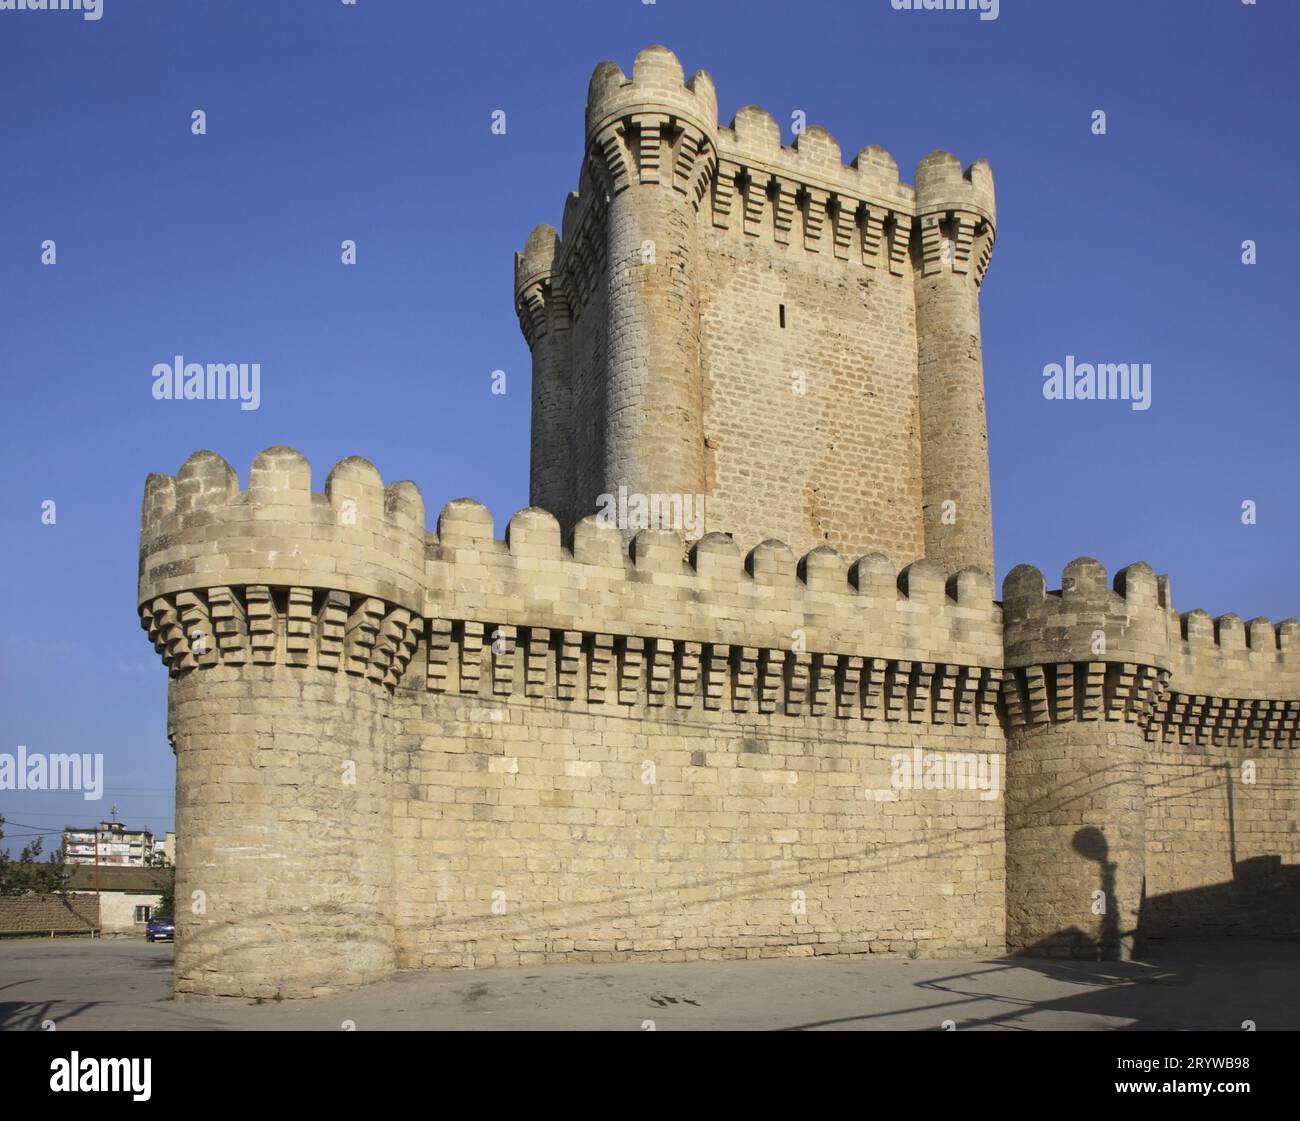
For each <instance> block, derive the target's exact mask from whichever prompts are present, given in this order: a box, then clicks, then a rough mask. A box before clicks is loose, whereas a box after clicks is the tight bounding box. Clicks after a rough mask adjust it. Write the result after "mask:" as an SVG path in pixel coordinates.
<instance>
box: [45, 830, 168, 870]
mask: <svg viewBox="0 0 1300 1121" xmlns="http://www.w3.org/2000/svg"><path fill="white" fill-rule="evenodd" d="M63 853H64V858H65V860H66V861H67V863H69V864H96V863H98V864H101V865H105V864H109V865H125V866H127V867H135V868H144V867H147V866H148V865H150V864H152V863H153V855H154V843H153V833H152V832H150V831H149V830H148V829H128V828H127V827H126V826H125V825H123V824H122V822H120V821H101V822H100V823H99V824H98V825H92V826H87V827H85V828H75V827H73V826H71V825H69V826H65V827H64V830H63Z"/></svg>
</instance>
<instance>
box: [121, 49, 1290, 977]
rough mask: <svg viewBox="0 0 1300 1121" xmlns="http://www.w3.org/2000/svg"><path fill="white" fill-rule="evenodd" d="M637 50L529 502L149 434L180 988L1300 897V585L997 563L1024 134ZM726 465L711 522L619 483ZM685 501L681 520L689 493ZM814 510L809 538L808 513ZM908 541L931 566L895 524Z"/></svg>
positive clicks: (560, 247)
mask: <svg viewBox="0 0 1300 1121" xmlns="http://www.w3.org/2000/svg"><path fill="white" fill-rule="evenodd" d="M915 180H916V182H915V186H914V187H913V186H909V185H907V184H905V183H902V182H901V181H900V179H899V176H898V171H897V168H896V166H895V164H894V162H893V160H892V159H891V158H890V156H889V155H888V154H887V153H885V152H884V151H882V150H880V149H878V148H867V149H864V150H863V151H862V152H860V153H859V154H858V155H857V157H856V158H855V159H854V160H853V162H852V164H850V165H848V166H845V165H844V164H843V162H842V160H841V152H840V149H839V147H838V145H837V144H836V142H835V140H834V139H833V138H832V137H831V136H829V135H828V134H827V133H826V132H825V131H823V130H821V129H819V128H816V127H810V128H807V129H806V130H805V131H803V132H802V133H801V134H800V135H799V137H798V140H797V143H796V144H795V145H794V146H793V147H784V146H782V144H781V141H780V133H779V129H778V126H777V124H776V122H775V121H774V120H773V119H772V118H771V117H770V116H768V115H767V114H766V113H764V112H763V111H762V110H759V109H754V108H747V109H743V110H741V111H740V112H739V113H738V114H736V116H735V118H734V119H733V121H732V123H731V125H730V127H720V126H719V124H718V123H717V108H716V97H715V94H714V89H713V85H712V82H711V80H710V79H709V77H708V75H707V74H704V73H702V72H701V73H697V74H695V75H694V76H693V77H692V78H691V79H690V80H689V81H685V80H684V76H683V73H682V69H681V67H680V64H679V63H678V61H677V59H676V58H675V57H674V56H673V55H672V53H671V52H669V51H667V50H665V49H663V48H659V47H655V48H650V49H648V50H646V51H643V52H642V53H641V54H640V55H639V56H638V57H637V59H636V63H635V66H634V68H633V70H632V74H631V77H630V78H629V77H628V76H626V75H625V74H624V73H623V72H622V71H621V70H620V69H619V68H618V67H617V66H615V65H614V64H612V63H603V64H601V65H600V66H599V67H598V68H597V69H596V72H595V74H594V76H593V78H592V81H591V86H590V91H589V94H588V99H587V127H586V149H585V152H584V158H583V161H582V170H581V173H580V175H579V181H578V190H577V192H576V193H575V194H573V195H571V196H570V197H569V200H568V203H567V204H566V206H565V209H564V219H563V224H562V229H561V232H560V233H559V234H557V233H556V231H555V230H554V229H553V228H551V227H549V226H541V227H539V228H538V229H537V230H535V231H534V232H533V234H532V235H531V236H530V237H529V238H528V241H527V245H526V247H525V249H524V251H523V253H522V254H520V255H518V258H517V261H516V306H517V309H518V312H519V317H520V323H521V325H522V328H523V331H524V334H525V336H526V337H527V339H528V342H529V345H530V347H531V350H532V355H533V432H532V467H531V474H532V479H531V501H532V503H533V505H532V507H530V508H529V509H527V510H523V511H521V512H519V513H517V514H515V515H514V516H513V517H512V518H511V519H510V520H509V523H508V524H507V525H506V527H505V535H504V539H503V540H499V539H497V538H496V537H495V535H494V525H493V519H492V516H491V515H490V514H489V513H488V511H487V510H486V509H484V508H483V507H482V506H480V505H479V504H477V503H475V502H472V501H470V500H468V499H459V500H456V501H453V502H450V503H448V504H447V505H446V506H445V507H444V508H443V510H442V512H441V514H440V515H439V517H438V522H437V531H436V532H434V533H430V532H428V531H427V529H426V522H425V509H424V504H423V500H422V498H421V495H420V492H419V490H417V489H416V487H415V486H414V485H413V484H412V483H409V482H399V483H392V484H388V485H385V483H384V481H383V479H382V478H381V477H380V474H379V472H378V471H377V470H376V469H375V468H374V467H373V466H371V465H370V463H368V462H367V461H365V460H363V459H356V458H350V459H344V460H342V461H341V462H339V463H338V464H336V465H335V466H334V468H333V469H332V470H331V471H330V472H329V475H328V477H327V478H326V479H325V482H324V492H323V493H314V492H313V490H312V478H311V469H310V467H309V465H308V464H307V462H306V461H305V460H304V459H303V457H302V456H300V455H299V454H297V453H296V452H294V451H292V450H290V449H288V448H283V447H278V448H272V449H270V450H268V451H265V452H262V453H261V454H260V455H259V456H257V458H256V459H255V460H254V461H253V464H252V467H251V471H250V473H249V476H248V480H247V484H248V485H247V489H242V490H241V488H240V482H239V479H238V478H237V476H236V473H235V472H234V471H233V470H232V469H231V467H230V466H229V465H228V464H227V463H226V462H225V461H224V460H223V459H221V458H220V457H219V456H217V455H214V454H212V453H211V452H198V453H196V454H195V455H193V456H191V457H190V458H189V459H188V460H187V461H186V462H185V463H184V464H183V465H182V466H181V468H180V470H179V472H178V473H177V475H176V476H175V477H172V476H168V475H151V476H150V477H149V480H148V482H147V484H146V489H145V498H144V506H143V515H142V529H141V561H140V584H139V605H140V614H141V619H142V623H143V625H144V627H145V629H146V630H147V631H148V634H149V637H150V639H151V640H152V641H153V643H154V644H155V647H156V648H157V650H158V651H159V653H160V654H161V655H162V658H163V661H164V662H165V664H166V666H167V668H168V671H169V675H170V685H169V709H168V711H169V717H168V731H169V738H170V740H171V742H172V744H173V746H174V750H175V753H176V769H177V786H176V800H177V810H176V830H177V842H178V853H177V899H178V909H179V911H180V914H179V915H178V916H177V917H178V924H177V925H178V938H177V947H176V974H175V976H176V991H177V993H178V994H179V995H188V994H206V995H235V996H248V997H256V996H263V997H267V996H276V995H281V996H286V997H291V996H309V995H314V994H318V993H323V992H327V991H331V990H334V989H338V988H341V987H346V986H350V985H357V984H362V983H365V982H370V981H375V980H379V979H382V978H384V977H387V976H389V975H390V974H392V973H393V971H394V970H395V969H400V968H421V967H456V966H469V967H472V966H487V965H515V964H533V963H545V962H591V961H602V962H603V961H612V960H618V959H629V958H639V959H655V960H664V961H684V960H693V959H723V958H757V957H783V956H791V955H793V956H814V955H822V954H857V955H866V954H874V953H908V954H922V955H948V956H957V955H990V954H998V953H1001V952H1003V951H1005V950H1008V949H1009V950H1011V951H1032V952H1044V953H1052V954H1083V955H1088V956H1100V957H1117V956H1126V955H1129V954H1131V953H1133V952H1134V951H1135V947H1138V946H1140V944H1141V942H1142V940H1144V939H1146V938H1149V937H1170V936H1173V935H1177V934H1189V933H1196V934H1200V933H1214V932H1219V933H1233V932H1236V931H1249V932H1250V933H1252V934H1254V935H1261V934H1267V933H1285V932H1287V931H1294V930H1295V929H1297V925H1296V923H1297V916H1296V914H1295V902H1294V901H1295V899H1296V898H1297V896H1298V895H1300V893H1297V892H1296V884H1295V879H1294V877H1293V876H1292V875H1291V873H1292V872H1293V871H1294V866H1295V864H1296V862H1297V860H1298V859H1300V832H1298V831H1297V820H1298V818H1297V809H1298V808H1300V787H1298V786H1297V781H1296V780H1297V763H1296V759H1297V755H1296V753H1295V748H1296V747H1297V744H1298V743H1300V727H1298V725H1300V623H1297V622H1296V621H1295V620H1287V621H1285V622H1283V623H1280V624H1273V623H1270V622H1269V621H1268V620H1266V619H1255V620H1252V621H1250V622H1248V623H1243V622H1242V621H1241V620H1240V619H1238V618H1237V617H1236V616H1233V615H1227V616H1224V617H1222V618H1219V619H1215V620H1212V619H1211V618H1210V617H1209V616H1207V615H1206V614H1205V613H1204V612H1198V611H1193V612H1190V613H1188V614H1184V615H1181V616H1180V615H1178V614H1176V613H1175V611H1174V608H1173V603H1172V599H1171V593H1170V586H1169V582H1168V579H1167V578H1166V577H1164V576H1157V575H1156V574H1155V573H1154V572H1153V571H1152V570H1151V568H1150V567H1149V566H1147V565H1145V564H1140V563H1139V564H1134V565H1130V566H1129V567H1128V568H1125V569H1123V570H1122V571H1120V572H1119V573H1118V574H1117V575H1116V576H1115V578H1114V580H1113V582H1112V581H1109V580H1108V578H1107V574H1106V572H1105V571H1104V569H1103V568H1102V567H1101V565H1099V564H1098V563H1097V562H1095V561H1093V560H1089V559H1086V558H1085V559H1080V560H1077V561H1075V562H1073V563H1072V564H1070V565H1069V566H1067V568H1066V569H1065V572H1064V574H1063V576H1062V579H1061V587H1060V589H1059V590H1053V591H1049V590H1048V589H1047V585H1046V583H1045V581H1044V578H1043V576H1042V575H1041V574H1040V573H1039V572H1038V571H1036V570H1035V569H1033V568H1029V567H1025V566H1022V567H1019V568H1016V569H1014V570H1013V571H1012V572H1011V573H1010V574H1009V576H1008V577H1007V578H1006V581H1005V582H1004V584H1003V587H1002V598H1001V601H1000V602H999V601H998V600H996V599H995V598H994V591H993V587H992V581H991V578H990V575H989V574H990V573H991V571H992V551H993V545H992V528H991V517H990V497H989V471H988V455H987V439H986V425H985V407H984V390H983V370H982V362H981V343H980V326H979V290H980V285H981V283H982V281H983V279H984V276H985V271H986V269H987V266H988V263H989V258H990V253H991V250H992V245H993V240H994V232H995V226H996V214H995V208H994V195H993V182H992V176H991V174H990V171H989V169H988V167H987V165H986V164H984V163H983V162H977V163H975V164H973V165H972V166H971V167H970V168H968V169H967V170H966V171H965V172H963V171H962V168H961V165H960V164H959V163H958V162H957V160H955V159H954V158H953V157H952V156H950V155H948V154H946V153H936V154H935V155H931V156H929V157H927V158H926V159H925V160H923V161H922V162H921V165H920V166H919V167H918V169H917V171H916V175H915ZM620 491H626V492H627V493H629V494H631V495H643V496H660V497H661V498H662V497H664V496H670V497H675V498H677V499H679V500H685V499H694V498H695V497H696V496H703V505H702V508H701V511H700V517H699V519H697V522H696V524H694V525H693V526H691V527H687V528H689V530H690V532H687V533H686V534H685V535H683V533H681V532H675V531H673V530H671V529H663V528H651V529H639V530H638V529H637V527H636V526H635V525H629V524H627V523H626V522H624V523H622V524H619V523H618V522H617V521H615V522H614V523H613V524H610V519H608V518H603V517H601V516H600V507H601V503H602V501H603V499H604V498H607V497H608V496H609V495H611V494H615V493H620ZM684 538H685V539H684ZM778 538H779V539H778ZM900 569H901V571H900Z"/></svg>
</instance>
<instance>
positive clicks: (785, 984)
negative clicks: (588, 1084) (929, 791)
mask: <svg viewBox="0 0 1300 1121" xmlns="http://www.w3.org/2000/svg"><path fill="white" fill-rule="evenodd" d="M172 950H173V948H172V946H170V945H168V944H155V945H150V944H149V943H147V942H145V941H144V939H143V938H138V939H129V940H128V939H104V940H97V941H88V940H81V939H78V940H75V941H74V940H70V939H69V940H55V941H50V940H43V939H31V940H18V941H0V1027H3V1028H5V1029H7V1030H11V1031H12V1030H19V1031H22V1030H40V1028H41V1026H42V1024H44V1023H47V1022H52V1023H53V1024H54V1026H55V1027H56V1028H57V1029H59V1030H78V1029H81V1030H99V1031H131V1030H141V1029H147V1030H214V1029H215V1030H225V1031H237V1030H249V1029H251V1030H272V1031H274V1030H323V1031H338V1030H340V1029H346V1028H347V1027H348V1025H349V1024H350V1025H353V1026H355V1029H356V1030H358V1031H376V1030H379V1031H382V1030H393V1029H440V1030H461V1031H464V1030H470V1031H477V1030H494V1029H495V1030H501V1029H505V1030H512V1029H514V1030H538V1029H540V1030H575V1029H576V1030H583V1029H586V1030H608V1031H642V1030H650V1029H651V1028H652V1027H653V1029H655V1030H660V1031H682V1030H708V1029H723V1030H756V1031H773V1030H783V1029H785V1030H789V1029H795V1030H855V1031H861V1030H868V1031H871V1030H875V1031H879V1030H886V1031H888V1030H897V1031H936V1030H941V1029H942V1028H943V1026H944V1022H945V1021H952V1022H953V1023H954V1024H955V1026H956V1028H957V1030H971V1029H984V1030H1020V1031H1025V1030H1030V1031H1059V1030H1106V1029H1121V1030H1189V1031H1204V1030H1220V1031H1222V1030H1228V1031H1240V1030H1241V1028H1242V1023H1243V1021H1246V1020H1251V1021H1254V1022H1255V1024H1256V1026H1257V1028H1258V1030H1260V1031H1267V1030H1277V1029H1288V1030H1293V1031H1294V1030H1297V1029H1300V1003H1298V1002H1297V1001H1296V1000H1295V996H1296V994H1297V992H1300V942H1296V941H1247V940H1244V939H1225V940H1220V941H1206V942H1183V943H1179V944H1176V945H1165V946H1159V947H1156V948H1154V949H1152V950H1151V951H1150V955H1149V957H1148V960H1146V961H1144V962H1141V963H1138V962H1103V963H1090V962H1063V961H1032V960H1027V959H994V960H988V961H929V960H918V961H909V960H907V959H906V958H882V959H880V960H872V959H868V960H862V961H835V960H833V959H830V958H822V959H815V960H791V961H779V960H771V961H743V962H699V963H691V964H685V965H664V964H646V965H638V964H626V963H619V964H612V965H597V966H593V965H581V966H563V965H552V966H544V967H530V968H517V969H483V970H476V971H460V970H456V971H450V972H442V973H424V972H418V973H416V972H413V973H402V974H399V975H398V976H397V977H396V978H395V979H394V980H392V981H389V982H385V983H383V984H379V985H372V986H370V987H369V988H366V989H362V990H359V991H357V992H352V993H345V994H342V995H339V996H332V997H323V998H320V999H318V1000H314V1001H284V1002H280V1003H276V1002H269V1003H263V1004H257V1003H254V1002H251V1001H193V1000H190V1001H182V1002H177V1001H174V1000H172V999H171V975H172Z"/></svg>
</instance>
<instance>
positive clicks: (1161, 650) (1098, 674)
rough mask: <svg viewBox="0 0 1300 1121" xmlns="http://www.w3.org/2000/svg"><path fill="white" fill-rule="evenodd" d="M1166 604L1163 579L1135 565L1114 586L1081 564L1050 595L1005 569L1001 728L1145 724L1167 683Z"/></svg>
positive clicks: (1033, 579)
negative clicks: (1106, 722)
mask: <svg viewBox="0 0 1300 1121" xmlns="http://www.w3.org/2000/svg"><path fill="white" fill-rule="evenodd" d="M1167 599H1168V580H1167V578H1163V577H1157V576H1156V575H1155V573H1154V572H1153V571H1152V569H1151V567H1150V566H1149V565H1147V564H1143V563H1141V562H1139V563H1137V564H1133V565H1129V566H1128V567H1127V568H1124V569H1121V570H1120V572H1118V573H1117V574H1116V576H1115V582H1114V586H1113V588H1112V587H1111V586H1109V585H1108V582H1107V577H1106V570H1105V569H1104V568H1103V567H1102V566H1101V565H1100V564H1099V563H1098V562H1097V561H1095V560H1092V559H1091V558H1090V557H1080V558H1079V559H1078V560H1075V561H1071V562H1070V564H1068V565H1067V566H1066V568H1065V571H1064V572H1063V573H1062V577H1061V588H1060V590H1059V591H1053V592H1049V591H1047V585H1046V581H1045V580H1044V579H1043V575H1042V573H1041V572H1039V571H1038V570H1037V569H1036V568H1033V567H1031V566H1029V565H1020V566H1019V567H1017V568H1014V569H1012V570H1011V572H1010V573H1008V574H1007V577H1006V579H1005V580H1004V581H1003V585H1002V612H1003V626H1004V639H1005V647H1006V669H1007V676H1006V678H1005V679H1004V683H1003V688H1004V702H1005V705H1006V712H1007V719H1008V722H1009V723H1010V724H1011V725H1013V726H1015V725H1032V724H1045V723H1060V722H1068V721H1075V720H1123V721H1127V722H1130V723H1138V724H1140V725H1143V726H1144V725H1145V723H1146V721H1147V720H1148V719H1149V718H1150V715H1151V713H1152V711H1153V709H1154V706H1155V705H1156V703H1157V702H1158V700H1159V697H1160V695H1161V694H1162V692H1163V690H1164V687H1165V683H1166V681H1167V680H1168V676H1169V617H1168V611H1167V608H1166V603H1167Z"/></svg>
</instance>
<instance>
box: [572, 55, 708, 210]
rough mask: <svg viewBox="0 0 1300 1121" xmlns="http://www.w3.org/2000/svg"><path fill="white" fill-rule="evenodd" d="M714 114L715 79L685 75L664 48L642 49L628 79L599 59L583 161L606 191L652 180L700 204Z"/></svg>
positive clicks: (613, 192) (698, 74) (700, 74)
mask: <svg viewBox="0 0 1300 1121" xmlns="http://www.w3.org/2000/svg"><path fill="white" fill-rule="evenodd" d="M717 120H718V95H717V93H716V91H715V90H714V88H713V79H712V78H710V77H709V75H708V74H707V73H706V72H705V71H703V70H697V71H696V72H695V73H694V74H693V75H692V76H691V78H690V80H689V81H687V80H686V77H685V74H684V72H683V70H682V64H681V63H680V62H679V61H678V60H677V56H676V55H675V54H673V52H672V51H670V50H668V48H667V47H658V46H656V47H647V48H646V49H645V50H643V51H641V52H640V53H639V54H638V55H637V56H636V62H635V63H634V64H633V66H632V76H631V77H630V78H629V77H628V76H627V75H625V74H624V73H623V71H622V70H621V69H620V68H619V66H618V65H617V64H616V63H613V62H602V63H601V64H600V65H599V66H597V67H596V70H595V72H594V73H593V74H592V76H591V83H590V85H589V86H588V88H587V109H586V123H587V167H588V168H589V169H590V171H591V173H592V178H593V181H594V183H595V184H596V186H597V187H599V188H601V189H603V190H604V191H605V192H606V193H607V194H609V195H616V194H618V193H619V192H620V191H623V190H625V189H626V188H627V187H628V186H629V185H631V184H636V183H639V184H658V185H662V186H666V187H671V188H672V189H673V190H674V191H676V192H678V194H680V195H682V196H683V198H685V199H686V200H687V201H688V202H690V203H691V204H692V205H696V206H698V205H699V202H700V200H701V199H702V198H703V196H704V191H705V187H706V185H707V183H708V182H709V179H710V178H711V176H712V173H713V168H714V166H715V163H716V159H717V156H716V151H715V136H716V133H717Z"/></svg>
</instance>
